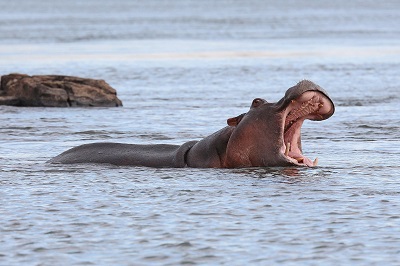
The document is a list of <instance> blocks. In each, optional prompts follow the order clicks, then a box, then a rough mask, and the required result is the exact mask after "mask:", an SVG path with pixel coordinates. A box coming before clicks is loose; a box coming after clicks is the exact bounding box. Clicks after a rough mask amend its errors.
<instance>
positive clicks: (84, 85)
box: [0, 74, 122, 107]
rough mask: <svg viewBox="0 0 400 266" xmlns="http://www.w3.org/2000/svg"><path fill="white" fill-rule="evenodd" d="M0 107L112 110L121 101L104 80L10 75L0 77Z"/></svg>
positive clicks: (120, 104) (119, 104)
mask: <svg viewBox="0 0 400 266" xmlns="http://www.w3.org/2000/svg"><path fill="white" fill-rule="evenodd" d="M0 105H13V106H46V107H69V106H73V107H76V106H98V107H113V106H122V102H121V101H120V100H119V99H118V98H117V92H116V90H114V89H113V88H112V87H110V85H108V84H107V83H106V82H105V81H104V80H95V79H88V78H79V77H72V76H58V75H42V76H28V75H25V74H9V75H5V76H2V77H0Z"/></svg>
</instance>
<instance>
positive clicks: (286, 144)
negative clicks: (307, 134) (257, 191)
mask: <svg viewBox="0 0 400 266" xmlns="http://www.w3.org/2000/svg"><path fill="white" fill-rule="evenodd" d="M333 108H334V107H333V104H332V102H331V101H330V99H329V98H328V97H326V96H325V95H324V94H323V93H321V92H319V91H306V92H304V93H303V94H301V95H300V96H299V97H297V98H296V99H293V100H291V102H290V103H289V105H288V106H287V107H286V109H285V110H284V111H283V118H284V119H283V124H282V127H283V146H282V148H281V152H282V153H283V155H284V156H285V158H286V159H287V160H288V161H289V162H291V163H293V164H295V165H302V166H310V167H312V166H316V165H317V164H318V158H316V159H315V160H314V161H312V160H310V159H309V158H307V157H305V156H304V155H303V152H302V148H301V126H302V125H303V122H304V120H306V119H310V120H324V119H326V118H327V117H329V116H330V115H331V114H332V113H333Z"/></svg>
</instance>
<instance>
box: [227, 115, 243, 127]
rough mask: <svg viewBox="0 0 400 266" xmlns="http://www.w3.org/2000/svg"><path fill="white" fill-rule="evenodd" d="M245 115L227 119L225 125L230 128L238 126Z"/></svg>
mask: <svg viewBox="0 0 400 266" xmlns="http://www.w3.org/2000/svg"><path fill="white" fill-rule="evenodd" d="M245 114H246V113H243V114H241V115H238V116H236V117H232V118H228V120H226V123H228V125H229V126H231V127H235V126H237V125H238V124H239V122H240V121H241V120H242V118H243V117H244V115H245Z"/></svg>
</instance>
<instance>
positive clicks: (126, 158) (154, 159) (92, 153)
mask: <svg viewBox="0 0 400 266" xmlns="http://www.w3.org/2000/svg"><path fill="white" fill-rule="evenodd" d="M334 111H335V107H334V104H333V102H332V100H331V99H330V98H329V96H328V94H327V93H326V92H325V90H323V89H322V88H321V87H320V86H318V85H316V84H315V83H313V82H311V81H308V80H303V81H301V82H299V83H298V84H297V85H295V86H293V87H291V88H289V89H288V90H287V91H286V94H285V96H284V97H283V98H282V99H281V100H279V101H278V102H276V103H268V102H267V101H266V100H264V99H261V98H256V99H254V100H253V102H252V104H251V107H250V110H249V111H248V112H247V113H244V114H241V115H239V116H237V117H233V118H229V119H228V120H227V123H228V126H226V127H224V128H222V129H221V130H219V131H217V132H215V133H213V134H211V135H210V136H208V137H206V138H204V139H202V140H200V141H190V142H186V143H184V144H183V145H167V144H154V145H136V144H122V143H91V144H85V145H81V146H78V147H75V148H72V149H70V150H67V151H65V152H64V153H62V154H60V155H58V156H56V157H54V158H53V159H51V160H50V161H49V162H50V163H62V164H73V163H106V164H114V165H132V166H148V167H198V168H210V167H213V168H237V167H265V166H289V165H297V166H310V167H312V166H315V165H317V162H318V161H317V160H314V161H312V160H310V159H309V158H307V157H305V156H304V155H303V152H302V147H301V126H302V124H303V122H304V120H306V119H310V120H325V119H327V118H329V117H330V116H332V115H333V113H334Z"/></svg>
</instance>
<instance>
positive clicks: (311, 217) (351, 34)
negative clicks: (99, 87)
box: [0, 0, 400, 265]
mask: <svg viewBox="0 0 400 266" xmlns="http://www.w3.org/2000/svg"><path fill="white" fill-rule="evenodd" d="M53 2H54V1H28V0H16V1H8V2H6V1H2V0H0V36H1V37H0V75H5V74H8V73H12V72H20V73H26V74H31V75H34V74H62V75H74V76H81V77H90V78H98V79H104V80H106V81H107V82H108V83H109V84H110V85H111V86H113V87H114V88H115V89H117V91H118V96H119V98H120V99H121V100H122V101H123V103H124V107H122V108H71V109H61V108H16V107H7V106H0V121H1V127H0V199H1V205H0V216H1V223H0V235H1V237H0V265H182V264H186V265H213V264H216V265H398V263H399V261H400V229H399V224H400V180H399V178H400V167H399V161H400V151H399V148H400V145H399V144H400V141H399V138H400V133H399V130H400V128H399V127H400V126H399V125H400V118H399V113H400V96H399V95H400V77H399V69H400V41H399V37H400V32H399V27H398V25H400V19H399V16H398V10H399V8H400V5H399V3H398V2H397V1H385V3H379V2H377V1H335V2H332V3H331V4H328V3H325V2H321V3H315V1H306V0H303V1H294V2H292V1H283V2H282V1H280V2H279V3H276V1H256V0H254V1H234V0H232V1H229V0H224V1H211V0H210V1H208V0H207V1H122V0H117V1H112V3H111V2H107V1H103V0H102V1H94V0H93V1H84V2H80V1H69V2H66V1H64V2H63V3H61V2H60V3H53ZM302 79H310V80H312V81H314V82H315V83H317V84H319V85H320V86H322V87H323V88H325V89H326V90H327V91H328V93H329V94H330V96H331V98H332V99H333V101H334V102H335V104H336V113H335V114H334V116H333V117H331V118H330V119H328V120H326V121H322V122H310V121H307V122H306V123H305V125H304V126H303V136H302V139H303V149H304V153H305V155H307V156H308V157H311V158H315V157H318V158H319V165H320V166H319V167H317V168H313V169H310V168H292V167H289V168H254V169H189V168H185V169H152V168H145V167H114V166H107V165H101V166H95V165H74V166H70V165H68V166H60V165H48V164H46V163H45V162H46V161H47V160H48V159H50V158H52V157H53V156H55V155H57V154H59V153H61V152H63V151H64V150H66V149H68V148H70V147H73V146H77V145H79V144H83V143H89V142H96V141H115V142H124V143H140V144H147V143H171V144H181V143H184V142H186V141H189V140H197V139H200V138H202V137H205V136H207V135H209V134H211V133H213V132H215V131H217V130H219V129H220V128H222V127H224V126H225V125H226V119H227V118H229V117H232V116H236V115H238V114H241V113H243V112H246V111H247V110H248V108H249V105H250V103H251V101H252V100H253V98H256V97H261V98H265V99H267V100H268V101H271V102H274V101H278V100H279V99H280V98H281V97H283V95H284V92H285V91H286V89H287V88H289V87H291V86H293V85H294V84H296V83H297V82H298V81H299V80H302Z"/></svg>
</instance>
